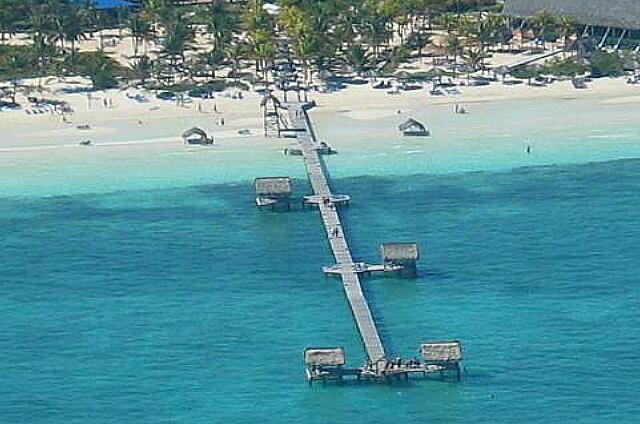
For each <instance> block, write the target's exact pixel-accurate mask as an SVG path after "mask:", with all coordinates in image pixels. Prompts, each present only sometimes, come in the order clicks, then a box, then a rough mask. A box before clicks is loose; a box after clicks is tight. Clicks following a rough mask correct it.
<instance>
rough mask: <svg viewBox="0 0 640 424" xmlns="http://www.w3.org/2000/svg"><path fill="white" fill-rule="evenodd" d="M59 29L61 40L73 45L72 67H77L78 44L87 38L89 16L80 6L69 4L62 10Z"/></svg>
mask: <svg viewBox="0 0 640 424" xmlns="http://www.w3.org/2000/svg"><path fill="white" fill-rule="evenodd" d="M57 27H58V31H59V37H60V40H61V41H62V42H64V41H68V42H69V43H70V44H71V65H72V66H75V58H76V43H77V42H79V41H81V40H85V39H86V38H87V36H86V33H87V32H88V28H87V16H86V14H85V13H84V12H83V11H82V10H81V9H80V7H79V6H76V5H72V4H69V5H67V6H66V7H64V8H62V10H60V15H59V16H58V18H57Z"/></svg>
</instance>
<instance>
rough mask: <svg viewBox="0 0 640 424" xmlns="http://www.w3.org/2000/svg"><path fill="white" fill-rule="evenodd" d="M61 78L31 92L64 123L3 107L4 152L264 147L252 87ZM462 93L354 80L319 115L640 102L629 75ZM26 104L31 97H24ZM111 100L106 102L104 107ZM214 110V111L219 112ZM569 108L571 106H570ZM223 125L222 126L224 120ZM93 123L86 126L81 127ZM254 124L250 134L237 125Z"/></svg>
mask: <svg viewBox="0 0 640 424" xmlns="http://www.w3.org/2000/svg"><path fill="white" fill-rule="evenodd" d="M62 86H63V84H53V85H51V86H50V87H48V89H49V92H48V93H47V92H45V93H43V94H39V93H34V94H32V95H35V96H38V97H40V96H42V97H46V98H49V99H55V100H62V101H66V102H68V103H69V104H70V105H71V106H72V107H73V109H74V111H75V113H74V114H73V115H72V116H71V117H69V118H68V119H67V122H63V120H62V117H61V116H58V115H53V114H50V113H44V114H39V115H28V114H27V113H25V111H4V112H0V126H1V127H2V138H1V139H0V152H7V151H26V150H33V149H35V148H45V147H46V148H54V147H61V146H77V145H78V143H79V142H80V141H82V140H87V139H90V140H92V142H93V143H94V144H95V145H96V146H103V147H107V146H111V147H116V146H119V147H125V146H129V145H132V144H149V145H153V144H175V145H176V146H181V143H182V141H181V138H180V134H181V133H182V132H183V131H185V130H186V129H188V128H190V127H192V126H199V127H202V128H203V129H205V130H206V131H208V132H210V133H212V134H214V136H215V138H216V140H217V141H218V143H219V144H220V145H222V146H224V145H225V144H229V143H234V142H238V140H241V141H242V143H243V144H246V143H247V142H251V144H252V145H254V144H255V145H260V144H262V143H260V141H261V140H262V139H263V137H262V111H261V109H260V107H259V101H260V99H259V96H258V95H257V94H255V93H246V95H245V96H244V98H243V99H241V100H237V99H230V98H224V97H218V98H216V99H208V100H198V99H194V100H193V101H192V103H190V104H187V105H184V106H177V105H176V104H175V103H174V102H169V101H163V100H159V99H156V98H155V96H154V93H146V94H147V98H148V99H149V103H137V102H136V101H134V100H132V99H130V98H127V95H126V94H127V91H123V90H109V91H104V92H96V93H92V94H91V100H89V99H88V98H87V95H86V94H66V93H61V87H62ZM460 91H461V93H460V94H459V95H448V96H442V97H434V96H430V95H429V93H428V92H427V90H426V89H422V90H417V91H412V92H402V93H401V94H397V95H391V94H387V93H386V92H385V91H384V90H374V89H372V88H370V87H369V86H350V87H348V88H347V89H345V90H341V91H340V92H337V93H330V94H323V93H314V94H313V95H312V98H313V99H315V100H316V102H317V103H318V105H319V107H318V108H317V109H316V110H315V111H314V115H317V116H323V115H327V114H335V113H340V114H343V115H344V116H347V117H349V118H351V119H354V120H365V121H374V120H378V119H381V118H384V117H390V116H393V115H395V114H397V113H398V111H401V112H402V113H403V115H405V114H411V112H414V111H419V110H421V109H423V108H425V107H429V106H438V105H453V104H460V105H463V106H465V107H466V108H467V109H469V110H470V111H473V109H474V108H477V107H480V106H477V104H480V103H503V102H508V101H515V100H527V101H531V102H536V101H540V100H551V99H557V100H573V99H585V100H589V101H591V102H593V105H594V107H604V106H607V105H628V106H629V108H636V107H638V106H640V87H638V86H633V85H629V84H626V82H625V80H624V79H623V78H618V79H601V80H597V81H595V82H594V83H593V84H592V85H591V86H590V88H589V89H586V90H576V89H574V88H573V86H572V85H571V83H570V82H568V81H564V82H557V83H555V84H553V85H550V86H547V87H530V86H526V85H518V86H506V85H502V84H499V83H495V84H492V85H490V86H484V87H462V88H461V90H460ZM18 100H19V101H20V103H21V104H23V105H27V104H28V102H27V101H26V99H25V98H24V97H22V96H20V97H19V98H18ZM105 102H106V106H105ZM214 109H215V111H214ZM568 112H569V113H570V111H568ZM221 119H223V120H224V125H220V120H221ZM85 125H88V126H89V129H88V130H82V129H79V128H78V127H79V126H85ZM242 129H244V130H249V131H250V132H251V134H252V135H253V137H252V136H247V135H240V134H239V133H238V131H240V130H242Z"/></svg>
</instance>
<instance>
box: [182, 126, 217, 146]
mask: <svg viewBox="0 0 640 424" xmlns="http://www.w3.org/2000/svg"><path fill="white" fill-rule="evenodd" d="M182 139H183V140H184V144H189V145H200V146H211V145H213V137H209V136H208V135H207V133H206V131H205V130H203V129H202V128H198V127H193V128H190V129H188V130H187V131H185V132H183V133H182Z"/></svg>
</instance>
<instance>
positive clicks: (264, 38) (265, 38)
mask: <svg viewBox="0 0 640 424" xmlns="http://www.w3.org/2000/svg"><path fill="white" fill-rule="evenodd" d="M251 48H252V51H253V58H254V59H255V61H256V72H259V71H260V70H262V73H263V79H265V80H266V79H267V63H268V62H269V61H270V60H272V59H273V58H274V56H275V53H276V43H275V39H274V37H273V34H272V33H271V32H268V31H265V30H261V29H260V30H257V31H256V32H255V33H254V35H253V37H252V38H251Z"/></svg>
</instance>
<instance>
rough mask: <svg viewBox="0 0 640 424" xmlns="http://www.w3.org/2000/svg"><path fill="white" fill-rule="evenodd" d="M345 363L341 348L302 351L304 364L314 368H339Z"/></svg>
mask: <svg viewBox="0 0 640 424" xmlns="http://www.w3.org/2000/svg"><path fill="white" fill-rule="evenodd" d="M345 363H346V360H345V355H344V350H343V349H342V348H341V347H329V348H315V347H314V348H307V349H305V350H304V364H305V365H307V366H316V367H341V366H343V365H344V364H345Z"/></svg>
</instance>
